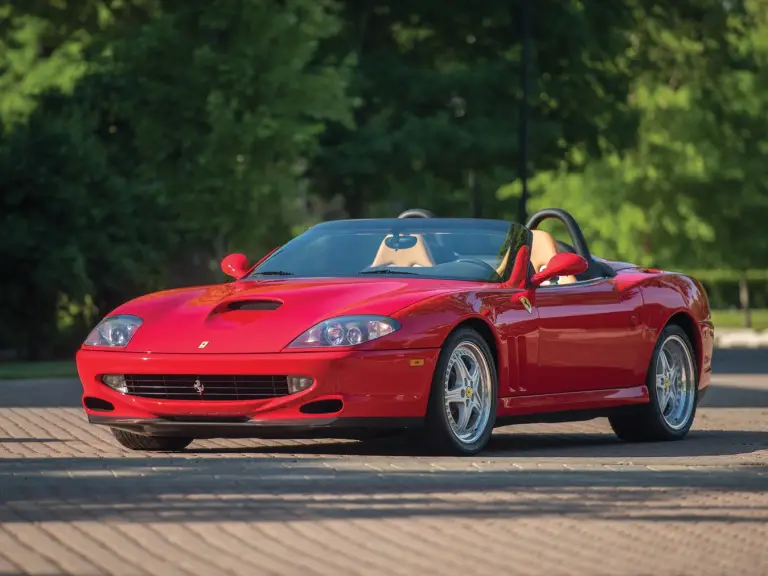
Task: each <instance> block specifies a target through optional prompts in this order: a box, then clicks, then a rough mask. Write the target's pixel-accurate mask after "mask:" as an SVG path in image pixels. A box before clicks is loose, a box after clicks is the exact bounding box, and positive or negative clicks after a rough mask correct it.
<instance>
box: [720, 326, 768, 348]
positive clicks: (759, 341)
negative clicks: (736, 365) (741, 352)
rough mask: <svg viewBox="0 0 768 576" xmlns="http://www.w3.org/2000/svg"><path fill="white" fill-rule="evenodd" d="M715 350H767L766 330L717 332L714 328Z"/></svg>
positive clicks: (767, 338) (767, 331) (767, 332)
mask: <svg viewBox="0 0 768 576" xmlns="http://www.w3.org/2000/svg"><path fill="white" fill-rule="evenodd" d="M715 348H768V330H763V331H759V330H749V329H746V328H742V329H732V330H727V329H726V330H722V329H721V330H718V329H717V327H715Z"/></svg>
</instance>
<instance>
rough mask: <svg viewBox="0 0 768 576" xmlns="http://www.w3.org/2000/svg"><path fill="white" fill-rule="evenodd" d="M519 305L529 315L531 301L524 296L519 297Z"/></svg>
mask: <svg viewBox="0 0 768 576" xmlns="http://www.w3.org/2000/svg"><path fill="white" fill-rule="evenodd" d="M520 303H521V304H522V305H523V308H525V309H526V310H527V311H528V314H531V301H530V300H528V298H526V297H525V296H520Z"/></svg>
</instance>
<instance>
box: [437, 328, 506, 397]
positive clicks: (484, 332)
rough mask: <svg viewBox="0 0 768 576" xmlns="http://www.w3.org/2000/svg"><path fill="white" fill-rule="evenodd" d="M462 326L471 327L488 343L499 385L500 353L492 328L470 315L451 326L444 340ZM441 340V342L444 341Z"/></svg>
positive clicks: (500, 374) (500, 378)
mask: <svg viewBox="0 0 768 576" xmlns="http://www.w3.org/2000/svg"><path fill="white" fill-rule="evenodd" d="M462 328H471V329H472V330H474V331H475V332H477V333H478V334H480V336H481V337H482V339H483V340H484V341H485V343H486V344H488V348H489V349H490V350H491V355H492V356H493V364H494V366H495V367H496V378H497V380H498V382H499V386H501V381H502V372H501V362H500V359H501V355H500V346H499V341H498V338H497V336H496V333H495V332H494V331H493V328H491V326H490V325H489V324H488V322H486V321H485V320H483V319H482V318H478V317H471V318H465V319H463V320H461V321H460V322H459V323H458V324H456V326H454V327H453V329H452V330H451V331H450V332H449V333H448V334H447V335H446V337H445V340H447V339H448V338H450V337H451V335H452V334H454V333H455V332H457V331H458V330H461V329H462ZM445 340H443V342H445Z"/></svg>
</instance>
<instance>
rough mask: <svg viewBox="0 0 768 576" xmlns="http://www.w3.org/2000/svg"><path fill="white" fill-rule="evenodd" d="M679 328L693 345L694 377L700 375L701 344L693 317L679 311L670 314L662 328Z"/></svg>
mask: <svg viewBox="0 0 768 576" xmlns="http://www.w3.org/2000/svg"><path fill="white" fill-rule="evenodd" d="M672 325H675V326H679V327H680V328H681V329H682V330H683V332H685V335H686V336H688V339H689V340H690V341H691V344H692V345H693V356H694V360H695V362H696V375H697V376H699V375H701V369H702V361H703V358H702V356H703V355H702V349H701V348H702V343H701V334H699V329H698V326H697V324H696V320H694V318H693V316H691V314H690V313H688V312H686V311H684V310H680V311H678V312H675V313H674V314H672V316H670V317H669V319H668V320H667V322H666V323H665V324H664V328H666V327H667V326H672Z"/></svg>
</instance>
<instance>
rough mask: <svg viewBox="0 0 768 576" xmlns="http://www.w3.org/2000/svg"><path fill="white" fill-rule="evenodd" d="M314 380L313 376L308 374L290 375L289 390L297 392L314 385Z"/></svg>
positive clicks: (292, 392) (293, 392)
mask: <svg viewBox="0 0 768 576" xmlns="http://www.w3.org/2000/svg"><path fill="white" fill-rule="evenodd" d="M313 382H314V380H312V378H308V377H306V376H288V392H290V393H291V394H296V392H301V391H302V390H306V389H307V388H309V387H310V386H312V383H313Z"/></svg>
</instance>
